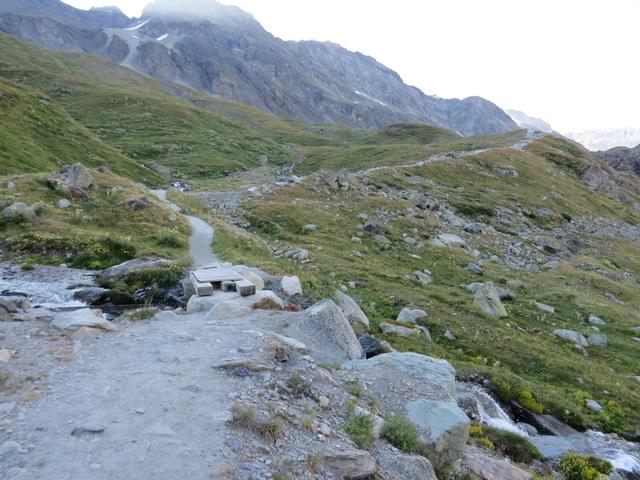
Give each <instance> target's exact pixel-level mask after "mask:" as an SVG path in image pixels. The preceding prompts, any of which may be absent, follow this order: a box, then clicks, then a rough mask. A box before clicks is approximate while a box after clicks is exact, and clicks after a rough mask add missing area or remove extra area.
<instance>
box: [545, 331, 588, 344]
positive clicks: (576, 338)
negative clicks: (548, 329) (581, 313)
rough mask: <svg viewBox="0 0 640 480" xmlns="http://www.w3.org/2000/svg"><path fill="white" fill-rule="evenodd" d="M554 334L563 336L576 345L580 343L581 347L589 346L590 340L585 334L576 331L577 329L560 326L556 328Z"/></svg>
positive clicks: (559, 336)
mask: <svg viewBox="0 0 640 480" xmlns="http://www.w3.org/2000/svg"><path fill="white" fill-rule="evenodd" d="M553 334H554V335H555V336H556V337H558V338H562V339H563V340H567V341H569V342H573V343H575V344H576V345H580V346H581V347H588V346H589V342H588V341H587V339H586V338H585V336H584V335H582V334H581V333H579V332H576V331H575V330H566V329H562V328H560V329H557V330H554V331H553Z"/></svg>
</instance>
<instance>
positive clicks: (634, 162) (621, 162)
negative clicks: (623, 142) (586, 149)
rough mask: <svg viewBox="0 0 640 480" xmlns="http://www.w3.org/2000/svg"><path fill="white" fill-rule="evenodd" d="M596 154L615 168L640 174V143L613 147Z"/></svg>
mask: <svg viewBox="0 0 640 480" xmlns="http://www.w3.org/2000/svg"><path fill="white" fill-rule="evenodd" d="M597 156H598V157H599V158H600V159H602V160H605V161H606V162H607V163H609V165H611V166H612V167H613V168H615V169H616V170H620V171H622V172H633V173H636V174H638V175H640V145H638V146H637V147H634V148H627V147H615V148H612V149H610V150H605V151H603V152H598V153H597Z"/></svg>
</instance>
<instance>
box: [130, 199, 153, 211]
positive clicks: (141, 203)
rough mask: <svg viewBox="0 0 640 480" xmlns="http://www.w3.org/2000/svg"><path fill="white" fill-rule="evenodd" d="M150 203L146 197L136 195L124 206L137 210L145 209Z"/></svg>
mask: <svg viewBox="0 0 640 480" xmlns="http://www.w3.org/2000/svg"><path fill="white" fill-rule="evenodd" d="M149 205H151V204H150V203H149V200H147V199H146V198H145V197H136V198H132V199H131V200H127V201H126V202H125V204H124V207H125V208H126V209H127V210H131V211H132V212H137V211H139V210H144V209H145V208H147V207H148V206H149Z"/></svg>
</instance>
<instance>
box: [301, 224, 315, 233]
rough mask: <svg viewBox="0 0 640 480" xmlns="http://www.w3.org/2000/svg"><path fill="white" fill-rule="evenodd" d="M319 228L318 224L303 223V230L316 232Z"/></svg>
mask: <svg viewBox="0 0 640 480" xmlns="http://www.w3.org/2000/svg"><path fill="white" fill-rule="evenodd" d="M317 228H318V227H317V225H315V224H314V223H308V224H306V225H303V227H302V231H303V232H315V231H316V229H317Z"/></svg>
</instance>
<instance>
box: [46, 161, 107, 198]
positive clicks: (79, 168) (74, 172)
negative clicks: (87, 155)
mask: <svg viewBox="0 0 640 480" xmlns="http://www.w3.org/2000/svg"><path fill="white" fill-rule="evenodd" d="M47 184H48V185H49V187H50V188H53V189H60V190H63V191H68V190H69V188H70V187H77V188H79V189H81V190H86V189H88V188H91V187H93V186H94V185H95V184H94V181H93V176H92V175H91V172H90V171H89V169H88V168H87V167H85V166H84V165H82V164H81V163H74V164H73V165H64V166H63V167H62V168H60V170H59V171H58V173H54V174H53V175H51V176H50V177H49V180H48V181H47Z"/></svg>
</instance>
